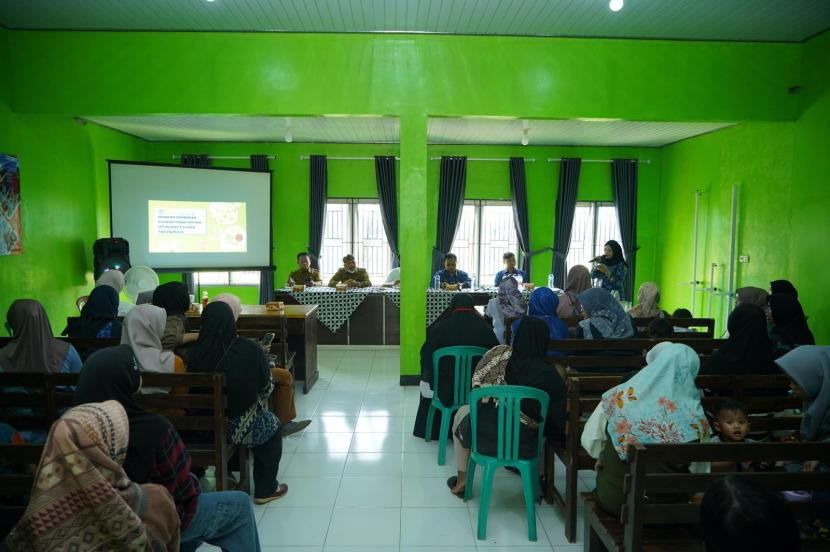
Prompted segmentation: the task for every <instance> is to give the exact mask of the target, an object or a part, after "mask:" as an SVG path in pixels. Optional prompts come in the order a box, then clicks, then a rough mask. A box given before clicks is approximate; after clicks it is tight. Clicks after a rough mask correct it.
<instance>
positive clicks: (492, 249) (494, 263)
mask: <svg viewBox="0 0 830 552" xmlns="http://www.w3.org/2000/svg"><path fill="white" fill-rule="evenodd" d="M518 248H519V239H518V238H517V237H516V227H515V226H514V224H513V206H512V205H511V203H510V202H509V201H483V200H471V201H465V202H464V207H463V209H462V211H461V222H460V223H459V225H458V230H457V231H456V233H455V239H454V240H453V243H452V250H451V251H452V252H453V253H455V254H456V255H457V256H458V268H459V269H460V270H463V271H465V272H467V273H468V274H470V275H471V276H472V275H476V285H478V286H492V285H493V282H494V280H495V278H496V272H498V271H499V270H501V269H502V268H503V264H502V255H504V253H505V252H507V251H512V252H514V253H516V255H519V252H518Z"/></svg>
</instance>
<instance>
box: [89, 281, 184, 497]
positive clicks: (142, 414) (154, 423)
mask: <svg viewBox="0 0 830 552" xmlns="http://www.w3.org/2000/svg"><path fill="white" fill-rule="evenodd" d="M105 287H106V286H105ZM110 289H111V288H110ZM140 385H141V374H140V373H139V371H138V362H137V361H136V359H135V356H134V355H133V350H132V349H131V348H130V346H129V345H119V346H117V347H110V348H108V349H101V350H100V351H98V352H96V353H93V355H92V356H90V357H89V359H88V360H87V361H86V363H85V364H84V367H83V369H82V370H81V376H80V378H79V379H78V386H77V387H76V388H75V403H76V404H85V403H97V402H104V401H109V400H113V401H118V402H119V403H121V406H123V407H124V410H125V411H126V412H127V417H128V418H129V420H130V443H129V445H128V448H127V459H126V460H125V462H124V471H125V472H126V473H127V476H129V478H130V479H131V480H133V481H135V482H136V483H147V482H148V481H149V480H150V473H151V471H152V469H153V467H154V466H155V463H156V453H157V451H158V449H159V448H160V447H161V444H162V440H163V439H164V437H165V435H166V434H167V432H168V431H169V430H170V422H169V421H167V418H165V417H163V416H159V415H157V414H151V413H150V412H147V411H146V410H144V409H143V408H141V407H140V406H138V405H137V404H136V402H135V399H134V398H133V395H134V394H135V393H137V392H138V389H139V387H140Z"/></svg>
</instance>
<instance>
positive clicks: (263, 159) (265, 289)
mask: <svg viewBox="0 0 830 552" xmlns="http://www.w3.org/2000/svg"><path fill="white" fill-rule="evenodd" d="M251 170H253V171H257V172H268V171H269V169H268V156H267V155H252V156H251ZM268 264H269V265H270V264H271V260H269V261H268ZM273 295H274V267H269V268H267V269H265V270H260V272H259V304H260V305H264V304H266V303H267V302H269V301H271V299H272V298H273Z"/></svg>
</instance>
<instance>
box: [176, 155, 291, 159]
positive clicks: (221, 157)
mask: <svg viewBox="0 0 830 552" xmlns="http://www.w3.org/2000/svg"><path fill="white" fill-rule="evenodd" d="M181 158H182V156H181V155H174V156H173V159H181ZM250 158H251V156H250V155H208V159H250ZM265 158H266V159H276V158H277V156H276V155H266V156H265Z"/></svg>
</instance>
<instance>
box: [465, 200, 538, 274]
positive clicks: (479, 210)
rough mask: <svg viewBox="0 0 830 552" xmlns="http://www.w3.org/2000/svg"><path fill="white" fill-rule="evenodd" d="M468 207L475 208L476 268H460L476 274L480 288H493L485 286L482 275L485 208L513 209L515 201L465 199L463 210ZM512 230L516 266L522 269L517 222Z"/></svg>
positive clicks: (474, 241) (522, 256) (474, 242)
mask: <svg viewBox="0 0 830 552" xmlns="http://www.w3.org/2000/svg"><path fill="white" fill-rule="evenodd" d="M466 206H472V207H473V208H474V215H473V221H474V230H473V232H474V235H473V240H472V242H473V249H474V250H475V255H474V256H475V266H474V267H473V269H470V268H468V267H460V268H461V269H464V268H466V269H467V270H468V274H475V276H476V285H477V286H478V287H492V286H491V285H490V283H489V282H488V283H487V285H485V284H484V282H483V280H482V278H481V277H482V273H483V271H482V268H483V267H482V254H481V245H482V243H481V234H482V229H483V227H484V216H483V215H484V208H485V207H510V208H511V209H512V208H513V200H512V199H472V198H465V199H464V204H463V205H462V209H463V208H464V207H466ZM460 217H461V215H459V223H460V221H461V219H460ZM511 228H512V230H513V232H514V234H515V236H516V250H515V251H514V253H515V254H516V266H517V267H521V266H522V259H523V258H524V255H523V254H522V251H521V249H520V248H519V237H518V233H517V232H516V222H515V220H513V226H512V227H511ZM457 233H458V231H457V230H456V234H457ZM456 238H457V235H456V236H453V239H452V240H453V243H452V246H450V251H449V252H452V251H453V249H454V246H455V240H456ZM499 270H501V268H499V269H498V270H496V271H495V272H494V274H497V273H498V272H499Z"/></svg>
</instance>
